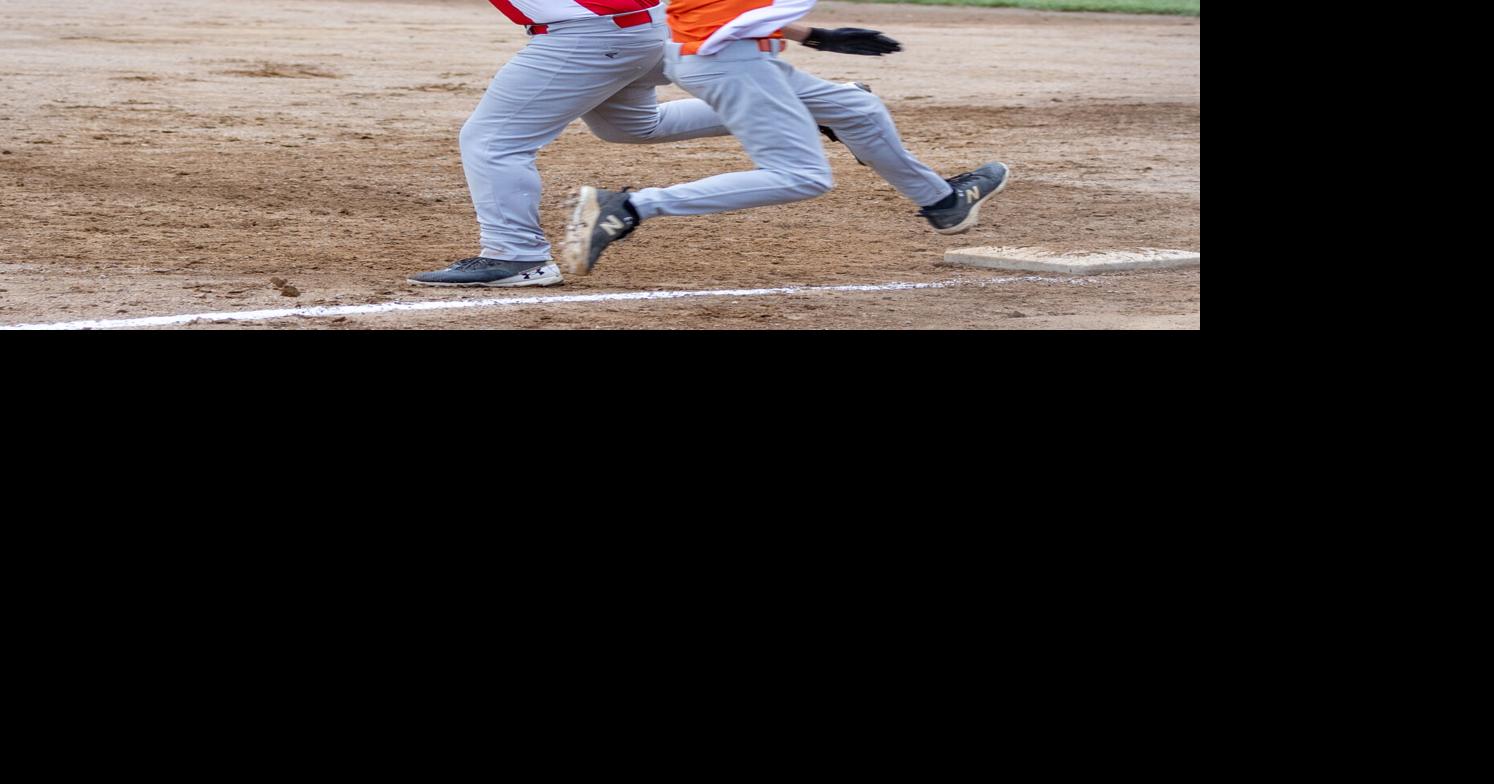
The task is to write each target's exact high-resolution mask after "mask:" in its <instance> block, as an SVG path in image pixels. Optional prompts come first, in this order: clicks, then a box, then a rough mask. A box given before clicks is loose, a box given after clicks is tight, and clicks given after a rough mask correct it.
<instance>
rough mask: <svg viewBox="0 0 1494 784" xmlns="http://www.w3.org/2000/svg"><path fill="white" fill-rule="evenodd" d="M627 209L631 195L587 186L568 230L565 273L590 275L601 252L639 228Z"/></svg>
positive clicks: (564, 255)
mask: <svg viewBox="0 0 1494 784" xmlns="http://www.w3.org/2000/svg"><path fill="white" fill-rule="evenodd" d="M634 216H635V213H634V212H633V210H632V209H631V208H630V207H629V206H628V192H627V191H626V190H624V191H607V190H602V189H601V188H593V187H590V186H587V187H585V188H582V189H581V192H580V193H579V194H577V196H576V211H575V213H574V214H572V215H571V223H570V225H569V226H568V227H567V228H566V237H565V247H564V250H563V252H562V257H563V258H564V259H565V271H566V272H569V273H571V274H572V275H590V274H591V270H592V268H593V267H595V266H596V265H597V259H600V258H601V257H602V252H603V251H605V250H607V247H608V246H609V245H611V244H612V243H614V242H618V241H620V240H623V239H625V238H626V237H627V236H628V235H629V234H632V233H633V230H634V229H636V228H638V218H636V217H634Z"/></svg>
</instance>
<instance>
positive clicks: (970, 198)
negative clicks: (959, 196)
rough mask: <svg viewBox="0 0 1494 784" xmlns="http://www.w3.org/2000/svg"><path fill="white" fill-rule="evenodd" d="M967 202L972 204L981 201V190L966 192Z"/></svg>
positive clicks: (973, 189) (974, 189)
mask: <svg viewBox="0 0 1494 784" xmlns="http://www.w3.org/2000/svg"><path fill="white" fill-rule="evenodd" d="M965 201H967V202H970V203H971V204H974V203H976V202H978V201H980V188H971V189H970V190H968V191H965Z"/></svg>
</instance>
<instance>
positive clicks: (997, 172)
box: [918, 163, 1012, 234]
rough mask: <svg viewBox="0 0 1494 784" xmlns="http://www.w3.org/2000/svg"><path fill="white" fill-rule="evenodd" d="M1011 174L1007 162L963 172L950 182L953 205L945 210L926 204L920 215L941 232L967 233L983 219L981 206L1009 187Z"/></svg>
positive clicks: (935, 229)
mask: <svg viewBox="0 0 1494 784" xmlns="http://www.w3.org/2000/svg"><path fill="white" fill-rule="evenodd" d="M1011 175H1012V170H1011V169H1009V168H1007V165H1006V164H1004V163H991V164H987V165H985V166H982V167H980V168H979V169H976V170H975V171H973V172H970V173H969V174H961V175H960V176H958V177H955V178H953V179H951V180H950V181H949V185H950V187H952V188H954V192H955V200H954V202H955V203H954V206H952V207H945V208H943V209H935V208H933V207H924V208H923V211H922V212H920V213H918V215H919V217H922V218H927V219H928V221H929V225H931V226H933V227H934V231H937V232H939V233H940V234H964V233H965V232H967V231H970V230H971V229H973V228H975V224H977V223H979V222H980V208H981V205H983V204H985V203H986V202H987V201H990V200H991V198H992V197H994V196H995V195H996V194H998V193H1000V192H1002V191H1004V190H1006V184H1007V183H1008V182H1011Z"/></svg>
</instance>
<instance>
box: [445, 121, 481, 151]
mask: <svg viewBox="0 0 1494 784" xmlns="http://www.w3.org/2000/svg"><path fill="white" fill-rule="evenodd" d="M482 137H483V133H482V127H481V126H479V125H478V124H477V123H475V122H472V121H471V120H468V121H467V124H466V125H463V126H462V136H461V143H462V154H463V155H471V154H472V153H474V152H476V151H477V149H478V148H479V147H481V146H482ZM448 138H450V137H448Z"/></svg>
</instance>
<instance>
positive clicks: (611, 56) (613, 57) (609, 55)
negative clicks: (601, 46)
mask: <svg viewBox="0 0 1494 784" xmlns="http://www.w3.org/2000/svg"><path fill="white" fill-rule="evenodd" d="M620 54H622V52H608V53H607V54H605V55H603V56H604V57H606V58H607V59H608V60H616V59H617V56H618V55H620Z"/></svg>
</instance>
